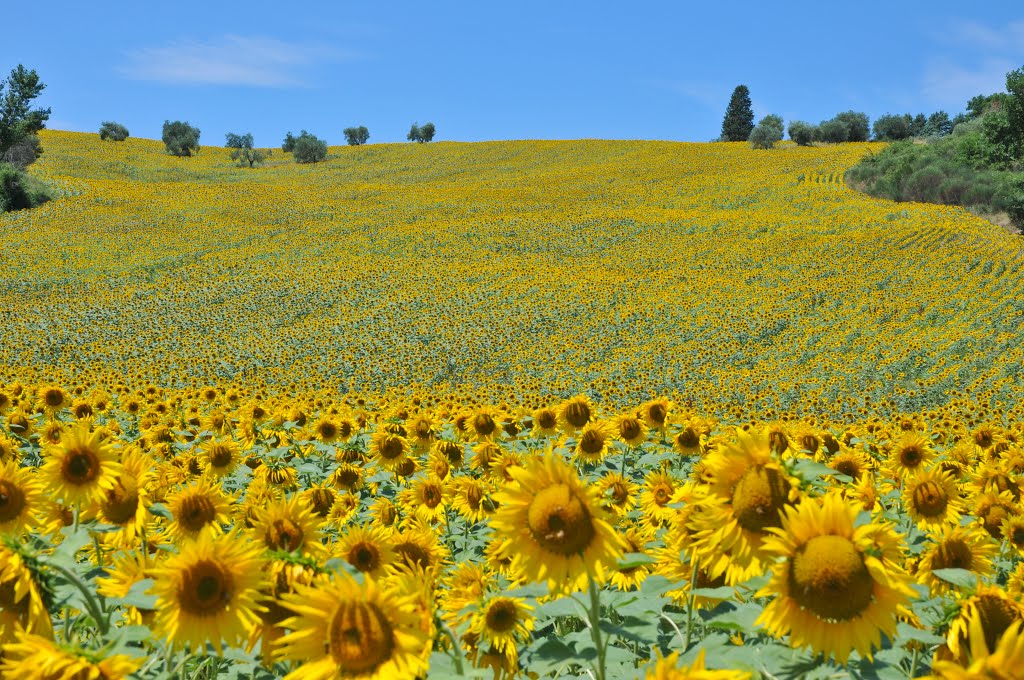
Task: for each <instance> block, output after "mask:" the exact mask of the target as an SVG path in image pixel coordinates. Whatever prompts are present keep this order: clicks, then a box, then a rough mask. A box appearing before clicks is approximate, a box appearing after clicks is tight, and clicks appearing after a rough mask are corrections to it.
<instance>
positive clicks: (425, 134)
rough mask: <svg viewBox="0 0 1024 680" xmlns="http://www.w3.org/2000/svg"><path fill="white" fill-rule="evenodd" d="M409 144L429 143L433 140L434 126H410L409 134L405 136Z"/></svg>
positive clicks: (414, 124) (431, 124) (430, 124)
mask: <svg viewBox="0 0 1024 680" xmlns="http://www.w3.org/2000/svg"><path fill="white" fill-rule="evenodd" d="M405 138H406V139H408V140H409V141H410V142H429V141H430V140H432V139H433V138H434V124H433V123H427V124H426V125H422V126H421V125H417V124H416V123H413V124H412V127H410V128H409V134H407V135H406V136H405Z"/></svg>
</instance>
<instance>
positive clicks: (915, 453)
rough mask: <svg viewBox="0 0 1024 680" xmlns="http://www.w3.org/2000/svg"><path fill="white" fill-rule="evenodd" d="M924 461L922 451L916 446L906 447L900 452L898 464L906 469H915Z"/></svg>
mask: <svg viewBox="0 0 1024 680" xmlns="http://www.w3.org/2000/svg"><path fill="white" fill-rule="evenodd" d="M922 460H924V451H922V450H921V448H920V447H918V446H914V445H912V446H906V447H904V448H903V449H902V450H901V451H900V464H901V465H903V467H906V468H916V467H917V466H918V465H920V464H921V461H922Z"/></svg>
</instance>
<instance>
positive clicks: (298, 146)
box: [292, 130, 327, 163]
mask: <svg viewBox="0 0 1024 680" xmlns="http://www.w3.org/2000/svg"><path fill="white" fill-rule="evenodd" d="M292 155H293V156H294V157H295V162H296V163H318V162H320V161H322V160H323V159H325V158H327V142H325V141H324V140H322V139H319V138H317V137H316V136H315V135H311V134H309V133H308V132H306V131H305V130H303V131H302V134H301V135H299V136H298V137H296V138H295V144H294V147H293V148H292Z"/></svg>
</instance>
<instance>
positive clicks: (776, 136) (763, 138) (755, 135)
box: [747, 114, 784, 149]
mask: <svg viewBox="0 0 1024 680" xmlns="http://www.w3.org/2000/svg"><path fill="white" fill-rule="evenodd" d="M783 130H784V128H783V127H782V118H781V117H780V116H776V115H772V114H769V115H767V116H765V117H764V118H762V119H761V120H760V121H758V123H757V125H756V126H755V127H754V129H753V130H751V132H750V138H749V139H748V140H747V141H748V142H750V146H752V147H753V148H755V149H771V148H772V147H774V146H775V143H776V142H778V141H781V140H782V134H783Z"/></svg>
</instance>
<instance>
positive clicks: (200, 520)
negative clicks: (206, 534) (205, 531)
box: [177, 494, 217, 533]
mask: <svg viewBox="0 0 1024 680" xmlns="http://www.w3.org/2000/svg"><path fill="white" fill-rule="evenodd" d="M216 518H217V508H216V506H215V505H214V504H213V500H212V499H211V498H209V497H208V496H205V495H202V494H195V495H189V496H186V497H185V498H183V499H181V507H180V512H179V513H178V517H177V519H178V521H179V522H180V523H181V525H182V526H183V527H185V528H186V529H187V530H188V531H190V532H192V533H195V532H197V531H200V530H201V529H202V528H203V527H205V526H206V525H207V524H210V523H211V522H213V521H214V520H215V519H216Z"/></svg>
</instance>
